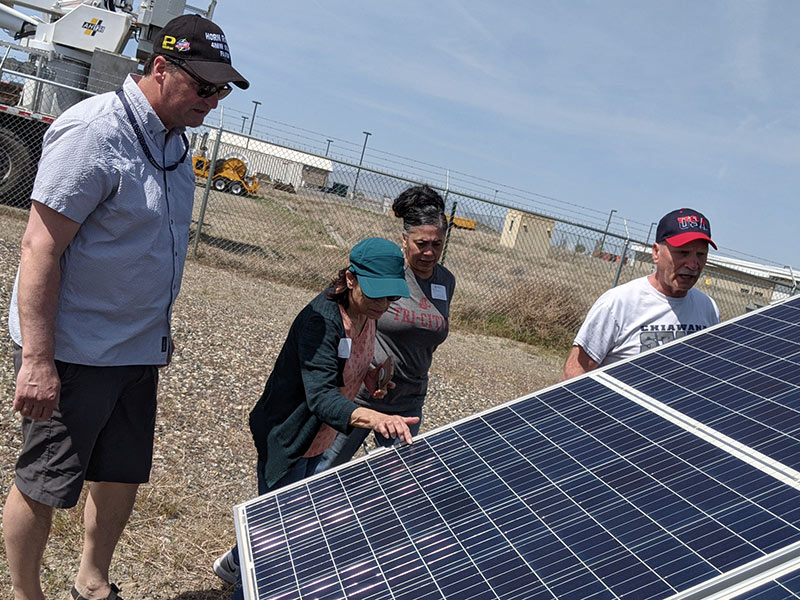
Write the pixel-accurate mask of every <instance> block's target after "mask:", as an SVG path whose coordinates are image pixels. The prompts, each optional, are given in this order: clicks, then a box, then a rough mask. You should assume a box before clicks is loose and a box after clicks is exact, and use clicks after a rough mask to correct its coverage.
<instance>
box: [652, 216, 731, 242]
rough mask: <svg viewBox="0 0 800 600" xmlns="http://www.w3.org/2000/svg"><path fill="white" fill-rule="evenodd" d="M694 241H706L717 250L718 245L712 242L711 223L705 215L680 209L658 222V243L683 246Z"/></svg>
mask: <svg viewBox="0 0 800 600" xmlns="http://www.w3.org/2000/svg"><path fill="white" fill-rule="evenodd" d="M694 240H705V241H707V242H708V243H709V244H711V245H712V246H714V250H716V249H717V245H716V244H715V243H714V242H713V241H711V223H709V222H708V219H706V218H705V216H704V215H703V213H700V212H697V211H696V210H692V209H691V208H679V209H678V210H673V211H672V212H670V213H667V214H666V215H664V216H663V217H661V220H660V221H659V222H658V229H656V242H658V243H661V242H667V243H668V244H669V245H670V246H683V245H684V244H688V243H689V242H693V241H694Z"/></svg>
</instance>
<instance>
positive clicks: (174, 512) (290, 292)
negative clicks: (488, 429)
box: [0, 200, 562, 600]
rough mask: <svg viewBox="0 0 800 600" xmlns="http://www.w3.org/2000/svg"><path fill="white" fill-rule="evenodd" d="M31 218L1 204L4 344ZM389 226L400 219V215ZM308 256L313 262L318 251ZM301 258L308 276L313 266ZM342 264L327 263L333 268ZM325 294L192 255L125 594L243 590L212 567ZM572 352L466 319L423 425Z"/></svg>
mask: <svg viewBox="0 0 800 600" xmlns="http://www.w3.org/2000/svg"><path fill="white" fill-rule="evenodd" d="M250 201H252V200H250ZM26 216H27V214H26V213H25V212H24V211H19V210H14V209H5V208H2V207H0V344H4V345H7V344H8V336H7V333H6V331H7V328H6V314H7V308H8V301H9V299H10V294H11V288H12V285H13V279H14V273H15V270H16V267H17V264H18V260H19V250H18V245H19V239H20V238H21V236H22V232H23V230H24V226H25V218H26ZM214 218H215V219H217V218H218V217H217V216H215V217H214ZM388 223H391V225H392V226H394V227H396V226H397V222H396V221H394V220H391V221H388ZM264 229H265V230H270V229H273V228H271V227H264ZM394 231H395V232H396V229H395V230H394ZM260 235H263V236H264V239H265V242H266V241H268V240H269V239H275V238H270V235H271V234H270V233H269V231H264V232H263V233H261V234H260ZM272 235H275V236H278V235H283V234H282V233H280V232H278V233H275V232H273V234H272ZM327 251H328V250H326V252H327ZM339 256H341V255H339ZM337 260H341V259H336V258H333V257H332V258H331V259H330V261H331V262H330V263H329V264H334V263H335V264H336V268H338V267H339V266H341V263H340V262H336V261H337ZM308 262H309V264H308V268H309V269H310V268H312V265H311V264H310V263H311V262H313V261H311V260H309V261H308ZM294 268H295V269H296V270H297V274H298V275H299V274H302V273H304V272H305V271H306V269H305V268H301V267H299V266H296V265H295V267H294ZM321 270H322V269H321V268H320V271H321ZM331 275H332V273H330V272H328V273H325V278H327V277H330V276H331ZM314 294H315V291H314V290H311V289H307V288H306V287H300V288H298V287H291V286H288V285H283V284H280V283H275V282H271V281H268V280H267V279H266V277H265V276H264V275H262V276H259V277H254V276H252V275H249V274H246V273H244V272H243V271H236V270H232V269H228V268H224V269H223V268H219V267H216V266H212V265H208V264H205V263H203V264H201V263H198V262H194V261H190V262H189V263H188V264H187V269H186V274H185V277H184V284H183V289H182V292H181V296H180V298H179V300H178V303H177V305H176V309H175V315H174V322H173V328H174V335H175V339H176V343H177V351H176V354H175V357H174V360H173V364H172V365H171V366H170V367H169V368H168V369H165V370H163V371H162V372H161V381H160V385H159V414H158V419H157V423H156V446H155V456H154V462H153V472H152V477H151V482H150V483H149V484H148V485H145V486H143V487H142V488H141V490H140V493H139V498H138V500H137V502H136V506H135V510H134V514H133V515H132V517H131V520H130V523H129V525H128V527H127V528H126V530H125V533H124V534H123V537H122V540H121V542H120V545H119V548H118V551H117V553H116V556H115V561H114V564H113V565H112V579H113V580H114V581H115V582H117V583H118V584H120V585H121V586H122V590H123V596H124V597H125V598H128V599H129V600H131V599H135V598H148V599H149V598H152V599H172V600H194V599H198V600H221V599H223V598H228V597H229V595H230V592H231V589H230V586H227V585H225V584H224V583H222V582H221V581H220V580H219V579H218V578H217V577H216V576H214V575H213V573H212V572H211V569H210V567H211V563H212V562H213V560H214V558H215V557H216V556H217V555H218V554H220V553H221V552H223V551H225V550H226V549H227V548H228V547H229V546H230V545H231V544H232V543H233V541H234V527H233V518H232V513H231V508H232V506H233V505H234V504H235V503H238V502H242V501H244V500H247V499H249V498H250V497H252V496H253V495H254V493H255V489H256V482H255V477H254V473H253V467H254V463H255V454H254V450H253V446H252V441H251V439H250V433H249V431H248V429H247V414H248V412H249V410H250V408H251V406H252V405H253V403H254V402H255V400H256V399H257V398H258V396H259V394H260V393H261V390H262V389H263V385H264V382H265V381H266V378H267V376H268V375H269V372H270V370H271V368H272V364H273V363H274V360H275V357H276V356H277V353H278V351H279V349H280V346H281V344H282V342H283V339H284V337H285V335H286V332H287V330H288V328H289V324H290V322H291V320H292V319H293V318H294V316H295V315H296V314H297V312H298V311H299V310H300V308H302V307H303V306H304V305H305V304H306V303H307V302H308V300H309V299H310V298H311V297H312V296H313V295H314ZM561 362H562V357H560V356H552V355H549V354H548V355H545V356H537V355H536V354H534V352H533V351H532V349H531V347H530V346H526V345H524V344H521V343H518V342H513V341H510V340H505V339H500V338H496V337H487V336H482V335H475V334H470V333H465V332H464V331H462V330H459V327H458V326H457V325H456V326H454V331H453V332H452V333H451V335H450V337H449V338H448V340H447V341H446V343H445V344H443V345H442V347H441V348H440V349H439V350H438V351H437V353H436V356H435V359H434V364H433V368H432V370H431V383H430V390H429V394H428V400H427V403H426V409H425V410H426V412H425V423H424V425H423V430H428V429H431V428H434V427H438V426H440V425H443V424H445V423H449V422H451V421H453V420H455V419H458V418H461V417H463V416H466V415H469V414H472V413H474V412H476V411H478V410H482V409H484V408H487V407H489V406H492V405H495V404H498V403H500V402H502V401H505V400H509V399H512V398H515V397H518V396H521V395H523V394H526V393H530V392H531V391H534V390H536V389H539V388H541V387H544V386H545V385H547V384H550V383H553V382H554V381H556V380H557V379H558V376H559V372H560V367H561ZM13 388H14V381H13V372H12V366H11V359H10V355H9V356H6V357H5V359H4V360H0V391H2V394H3V397H4V399H5V401H4V402H3V404H2V406H0V432H2V434H3V437H2V443H0V463H2V464H3V465H4V467H3V470H2V471H1V472H0V473H1V474H0V498H5V495H6V494H7V492H8V488H9V486H10V485H11V482H12V481H13V464H14V461H15V460H16V455H17V453H18V451H19V447H20V444H21V440H20V429H19V420H18V417H17V415H15V414H14V413H13V410H12V407H11V405H12V403H11V398H12V397H13ZM81 521H82V519H81V512H80V504H79V508H77V509H74V510H69V511H58V513H57V517H56V520H55V523H54V528H53V535H52V537H51V541H50V544H49V545H48V548H47V552H46V554H45V561H44V562H45V567H44V572H43V580H44V583H45V591H46V594H47V597H48V598H64V599H66V598H67V597H68V590H69V588H70V586H71V585H72V581H73V578H74V576H75V573H76V570H77V565H78V561H79V556H78V550H77V549H78V548H80V546H81V535H82V534H81V532H82V523H81ZM9 589H10V581H9V578H8V574H7V569H6V566H5V556H4V553H3V550H2V549H0V593H2V594H4V595H5V596H6V597H7V596H9Z"/></svg>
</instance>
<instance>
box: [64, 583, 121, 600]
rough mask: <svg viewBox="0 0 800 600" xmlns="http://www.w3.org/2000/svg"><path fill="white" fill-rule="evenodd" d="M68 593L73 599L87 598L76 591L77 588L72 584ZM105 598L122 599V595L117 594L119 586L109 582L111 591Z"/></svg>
mask: <svg viewBox="0 0 800 600" xmlns="http://www.w3.org/2000/svg"><path fill="white" fill-rule="evenodd" d="M69 593H70V595H71V596H72V598H73V600H88V598H84V597H83V596H81V594H80V592H78V589H77V588H76V587H75V586H74V585H73V586H72V589H71V590H70V592H69ZM105 600H122V596H120V595H119V588H118V587H117V586H116V585H114V584H113V583H112V584H111V593H110V594H109V595H108V596H106V597H105Z"/></svg>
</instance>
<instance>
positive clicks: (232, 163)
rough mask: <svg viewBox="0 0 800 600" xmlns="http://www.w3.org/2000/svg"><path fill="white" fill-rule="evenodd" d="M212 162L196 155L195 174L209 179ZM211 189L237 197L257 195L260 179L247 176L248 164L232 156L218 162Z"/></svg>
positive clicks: (193, 164) (193, 160) (194, 162)
mask: <svg viewBox="0 0 800 600" xmlns="http://www.w3.org/2000/svg"><path fill="white" fill-rule="evenodd" d="M210 162H211V161H209V160H208V159H207V158H206V157H205V156H202V155H201V154H196V155H194V156H193V157H192V167H193V168H194V174H195V175H196V176H198V177H208V169H209V166H210ZM211 187H213V188H214V189H215V190H217V191H218V192H230V193H231V194H235V195H237V196H245V195H247V194H255V193H256V192H257V191H258V179H257V178H256V177H248V176H247V164H246V163H245V162H244V160H242V159H241V158H237V157H235V156H231V157H229V158H224V159H222V160H218V161H217V164H216V165H215V168H214V177H213V178H212V179H211Z"/></svg>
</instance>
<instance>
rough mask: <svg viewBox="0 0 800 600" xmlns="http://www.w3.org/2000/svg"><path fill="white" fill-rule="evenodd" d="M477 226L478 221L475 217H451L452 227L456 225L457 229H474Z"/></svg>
mask: <svg viewBox="0 0 800 600" xmlns="http://www.w3.org/2000/svg"><path fill="white" fill-rule="evenodd" d="M448 220H449V217H448ZM477 226H478V222H477V221H476V220H475V219H465V218H464V217H453V227H457V228H458V229H473V230H474V229H475V228H476V227H477Z"/></svg>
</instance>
